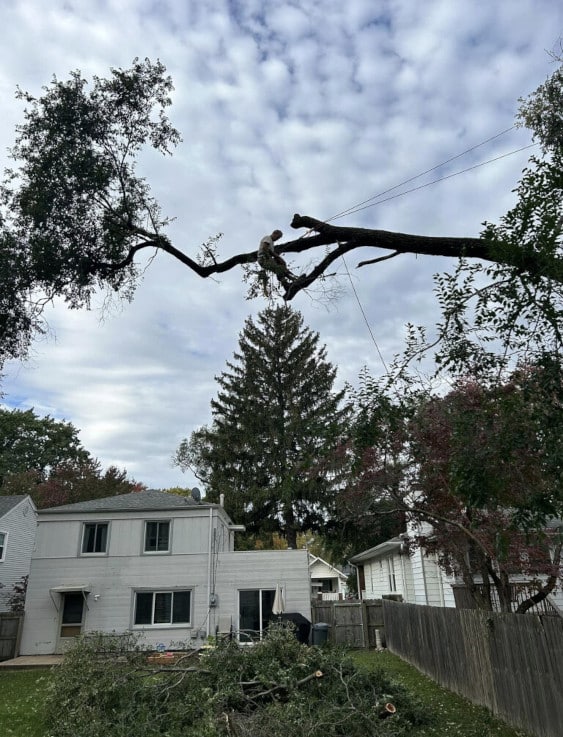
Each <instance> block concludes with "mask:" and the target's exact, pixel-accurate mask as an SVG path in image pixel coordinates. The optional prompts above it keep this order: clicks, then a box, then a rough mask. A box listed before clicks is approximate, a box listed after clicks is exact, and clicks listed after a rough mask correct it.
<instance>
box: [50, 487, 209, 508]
mask: <svg viewBox="0 0 563 737" xmlns="http://www.w3.org/2000/svg"><path fill="white" fill-rule="evenodd" d="M197 506H205V507H209V506H210V505H209V504H205V503H203V504H202V502H196V501H194V500H193V499H192V498H191V497H185V496H180V495H179V494H170V493H168V492H166V491H158V490H156V489H147V490H146V491H133V492H131V493H130V494H119V495H118V496H107V497H105V498H103V499H92V500H90V501H87V502H76V504H63V505H62V506H60V507H49V508H48V509H42V510H41V514H56V513H58V512H127V511H141V510H142V511H151V510H164V509H185V508H186V507H197Z"/></svg>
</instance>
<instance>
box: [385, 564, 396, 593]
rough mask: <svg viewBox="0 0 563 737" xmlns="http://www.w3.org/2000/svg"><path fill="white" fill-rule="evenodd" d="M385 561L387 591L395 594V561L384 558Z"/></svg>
mask: <svg viewBox="0 0 563 737" xmlns="http://www.w3.org/2000/svg"><path fill="white" fill-rule="evenodd" d="M386 561H387V583H388V586H389V591H390V592H391V593H393V594H394V593H396V591H397V577H396V575H395V561H394V560H393V558H386Z"/></svg>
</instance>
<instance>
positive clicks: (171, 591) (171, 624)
mask: <svg viewBox="0 0 563 737" xmlns="http://www.w3.org/2000/svg"><path fill="white" fill-rule="evenodd" d="M177 593H182V594H185V593H188V594H189V595H190V604H189V606H190V611H189V612H188V614H189V620H188V621H187V622H155V621H154V610H155V605H156V595H157V594H171V595H172V600H171V602H170V617H171V618H172V613H173V611H174V594H177ZM139 594H152V608H151V622H150V623H146V624H137V623H136V622H135V619H136V615H137V596H138V595H139ZM193 606H194V592H193V589H191V588H187V587H185V586H184V587H182V588H177V589H135V591H134V592H133V617H132V619H133V622H132V625H133V628H134V629H146V628H149V629H163V628H164V629H178V628H183V629H185V628H186V627H191V626H192V618H193Z"/></svg>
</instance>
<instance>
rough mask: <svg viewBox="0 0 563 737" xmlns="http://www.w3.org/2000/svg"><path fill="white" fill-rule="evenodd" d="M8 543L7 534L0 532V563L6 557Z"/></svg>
mask: <svg viewBox="0 0 563 737" xmlns="http://www.w3.org/2000/svg"><path fill="white" fill-rule="evenodd" d="M7 543H8V533H7V532H0V563H1V562H2V561H3V560H4V558H5V557H6V546H7Z"/></svg>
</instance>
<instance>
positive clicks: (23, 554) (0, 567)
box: [0, 494, 37, 612]
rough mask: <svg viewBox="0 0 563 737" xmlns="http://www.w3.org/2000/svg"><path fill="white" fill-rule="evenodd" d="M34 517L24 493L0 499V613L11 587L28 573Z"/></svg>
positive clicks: (9, 594) (4, 606) (6, 606)
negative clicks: (0, 586) (0, 585)
mask: <svg viewBox="0 0 563 737" xmlns="http://www.w3.org/2000/svg"><path fill="white" fill-rule="evenodd" d="M36 517H37V514H36V510H35V505H34V504H33V501H32V500H31V497H30V496H28V495H27V494H23V495H18V496H0V583H1V584H2V588H1V589H0V612H5V611H7V610H8V599H9V598H10V596H11V595H12V592H13V587H14V584H15V583H18V582H19V581H21V579H22V578H23V577H24V576H27V575H28V574H29V567H30V564H31V554H32V552H33V542H34V540H35V529H36V526H37V523H36Z"/></svg>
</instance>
